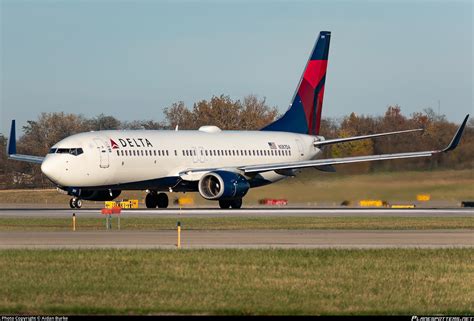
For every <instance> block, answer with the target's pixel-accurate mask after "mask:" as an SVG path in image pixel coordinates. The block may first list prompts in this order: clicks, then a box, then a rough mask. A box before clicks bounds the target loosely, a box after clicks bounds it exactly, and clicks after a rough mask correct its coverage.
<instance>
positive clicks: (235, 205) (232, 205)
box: [230, 198, 242, 209]
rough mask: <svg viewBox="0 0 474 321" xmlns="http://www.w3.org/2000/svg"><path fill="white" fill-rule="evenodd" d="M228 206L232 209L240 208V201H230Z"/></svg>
mask: <svg viewBox="0 0 474 321" xmlns="http://www.w3.org/2000/svg"><path fill="white" fill-rule="evenodd" d="M230 206H231V207H232V208H234V209H237V208H241V207H242V199H241V198H238V199H235V200H232V201H231V202H230Z"/></svg>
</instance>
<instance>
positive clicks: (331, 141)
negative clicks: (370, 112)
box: [313, 128, 424, 147]
mask: <svg viewBox="0 0 474 321" xmlns="http://www.w3.org/2000/svg"><path fill="white" fill-rule="evenodd" d="M423 130H424V129H423V128H419V129H409V130H401V131H396V132H388V133H380V134H371V135H364V136H354V137H345V138H335V139H326V140H322V141H318V142H314V143H313V145H314V146H315V147H321V146H325V145H332V144H340V143H347V142H352V141H355V140H361V139H369V138H375V137H382V136H389V135H397V134H406V133H413V132H419V131H423Z"/></svg>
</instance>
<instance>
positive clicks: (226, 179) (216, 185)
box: [198, 171, 250, 200]
mask: <svg viewBox="0 0 474 321" xmlns="http://www.w3.org/2000/svg"><path fill="white" fill-rule="evenodd" d="M198 188H199V193H200V194H201V196H202V197H204V198H205V199H208V200H226V199H236V198H242V197H243V196H244V195H245V194H247V191H248V190H249V188H250V184H249V182H248V181H247V179H245V177H243V176H242V175H240V174H237V173H232V172H227V171H214V172H209V173H207V174H205V175H204V176H203V177H201V179H200V180H199V184H198Z"/></svg>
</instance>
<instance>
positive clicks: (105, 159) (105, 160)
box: [94, 138, 110, 168]
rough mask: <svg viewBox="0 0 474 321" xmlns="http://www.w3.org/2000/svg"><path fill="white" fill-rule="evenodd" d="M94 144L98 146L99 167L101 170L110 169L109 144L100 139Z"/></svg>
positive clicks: (96, 139)
mask: <svg viewBox="0 0 474 321" xmlns="http://www.w3.org/2000/svg"><path fill="white" fill-rule="evenodd" d="M94 143H95V144H96V146H97V150H98V151H99V159H100V161H99V166H100V168H108V167H109V165H110V164H109V148H108V147H107V144H106V143H105V142H104V141H103V140H102V139H100V138H95V139H94Z"/></svg>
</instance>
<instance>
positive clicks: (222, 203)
mask: <svg viewBox="0 0 474 321" xmlns="http://www.w3.org/2000/svg"><path fill="white" fill-rule="evenodd" d="M219 206H220V208H222V209H226V208H229V207H230V201H227V200H220V201H219Z"/></svg>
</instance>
